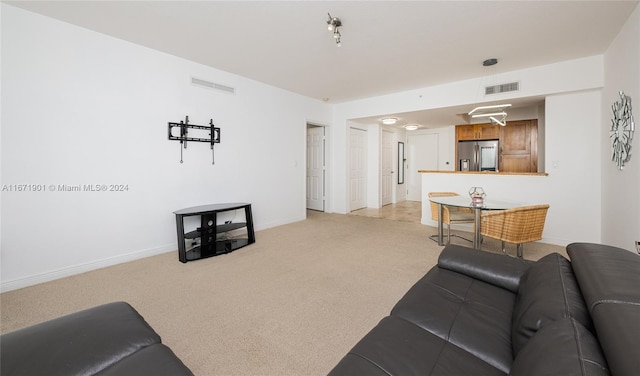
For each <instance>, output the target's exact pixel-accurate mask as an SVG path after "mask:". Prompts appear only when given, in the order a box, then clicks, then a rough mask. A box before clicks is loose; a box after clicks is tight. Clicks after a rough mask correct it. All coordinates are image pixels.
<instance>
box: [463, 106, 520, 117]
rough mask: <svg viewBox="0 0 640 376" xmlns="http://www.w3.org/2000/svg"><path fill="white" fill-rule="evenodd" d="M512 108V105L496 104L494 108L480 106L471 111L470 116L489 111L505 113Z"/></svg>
mask: <svg viewBox="0 0 640 376" xmlns="http://www.w3.org/2000/svg"><path fill="white" fill-rule="evenodd" d="M509 107H511V105H510V104H496V105H492V106H478V107H476V108H474V109H473V110H471V111H469V113H468V115H473V114H474V113H476V112H478V113H484V112H486V111H487V110H499V111H504V110H506V109H507V108H509Z"/></svg>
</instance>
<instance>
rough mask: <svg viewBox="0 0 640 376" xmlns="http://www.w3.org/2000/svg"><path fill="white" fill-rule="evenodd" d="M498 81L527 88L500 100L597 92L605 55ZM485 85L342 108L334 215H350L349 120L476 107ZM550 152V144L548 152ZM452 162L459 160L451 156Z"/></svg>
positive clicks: (335, 137) (469, 83)
mask: <svg viewBox="0 0 640 376" xmlns="http://www.w3.org/2000/svg"><path fill="white" fill-rule="evenodd" d="M492 79H493V80H495V82H513V81H520V87H521V90H520V91H519V92H516V93H513V92H512V93H505V94H500V96H499V97H496V96H492V97H491V100H502V99H504V100H508V99H511V98H518V97H531V96H545V95H552V94H557V93H571V92H575V91H580V90H592V89H597V88H601V87H602V86H603V82H604V81H603V57H602V56H592V57H588V58H583V59H577V60H572V61H564V62H559V63H556V64H550V65H545V66H539V67H534V68H530V69H524V70H519V71H513V72H505V73H501V74H497V75H494V76H493V78H492ZM484 84H486V80H485V79H484V78H479V79H474V80H465V81H459V82H453V83H450V84H445V85H438V86H432V87H426V88H422V89H416V90H411V91H405V92H401V93H396V94H391V95H384V96H379V97H373V98H367V99H362V100H357V101H352V102H347V103H342V104H338V105H336V107H335V112H334V118H333V122H332V123H333V124H334V126H335V131H334V132H333V134H332V143H333V145H334V147H335V148H334V149H333V154H332V161H331V163H332V166H333V170H332V171H333V174H334V175H333V180H332V185H331V196H332V198H333V202H332V207H331V211H333V212H338V213H346V212H347V209H348V205H347V200H346V198H347V194H348V186H347V180H346V178H345V177H346V172H345V168H346V165H347V162H346V161H347V159H346V156H347V154H346V150H347V149H346V147H342V146H343V145H345V143H346V139H347V133H348V127H347V126H346V124H347V123H348V120H349V119H356V118H362V117H369V116H378V115H381V114H385V113H396V112H408V111H415V110H426V109H434V108H443V107H451V106H457V105H462V104H470V105H472V104H475V103H479V102H482V101H487V100H488V99H486V98H484V97H482V96H481V94H479V92H480V88H482V87H483V85H484ZM452 125H453V124H452ZM544 126H545V128H546V129H547V130H548V129H549V128H550V127H553V126H554V123H553V122H552V121H551V120H549V119H547V120H546V121H545V124H544ZM567 142H569V140H567ZM549 151H550V150H549V149H548V146H547V152H549ZM452 153H455V151H452ZM451 155H453V154H451ZM449 158H453V157H452V156H450V157H449ZM543 160H544V159H543ZM546 163H548V161H547V162H546Z"/></svg>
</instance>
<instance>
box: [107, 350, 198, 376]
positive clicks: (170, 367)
mask: <svg viewBox="0 0 640 376" xmlns="http://www.w3.org/2000/svg"><path fill="white" fill-rule="evenodd" d="M97 375H98V376H110V375H113V376H119V375H136V376H178V375H185V376H188V375H193V373H192V372H191V371H190V370H189V369H188V368H187V367H186V366H185V365H184V363H182V361H181V360H180V359H178V357H177V356H176V355H175V354H174V353H173V351H171V349H170V348H168V347H167V346H165V345H163V344H161V343H158V344H155V345H152V346H148V347H145V348H144V349H142V350H140V351H138V352H136V353H134V354H132V355H130V356H128V357H126V358H124V359H122V360H121V361H119V362H118V363H116V364H114V365H112V366H111V367H109V368H107V369H105V370H103V371H102V372H99V373H98V374H97Z"/></svg>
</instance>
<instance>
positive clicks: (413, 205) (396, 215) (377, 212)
mask: <svg viewBox="0 0 640 376" xmlns="http://www.w3.org/2000/svg"><path fill="white" fill-rule="evenodd" d="M349 215H359V216H363V217H372V218H384V219H391V220H394V221H403V222H413V223H421V218H422V203H421V202H419V201H402V202H399V203H397V204H389V205H385V206H383V207H381V208H379V209H376V208H363V209H358V210H354V211H352V212H351V213H349Z"/></svg>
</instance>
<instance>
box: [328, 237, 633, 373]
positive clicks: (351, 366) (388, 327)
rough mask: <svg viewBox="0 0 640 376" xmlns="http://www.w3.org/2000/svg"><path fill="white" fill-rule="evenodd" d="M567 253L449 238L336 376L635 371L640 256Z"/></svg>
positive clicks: (576, 248)
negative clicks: (497, 248)
mask: <svg viewBox="0 0 640 376" xmlns="http://www.w3.org/2000/svg"><path fill="white" fill-rule="evenodd" d="M567 252H568V254H569V257H570V259H571V261H569V260H567V259H566V258H564V257H563V256H561V255H559V254H551V255H548V256H545V257H543V258H542V259H540V260H538V261H537V262H523V261H521V260H519V259H514V258H509V257H507V256H503V255H498V254H491V253H487V252H482V251H477V250H473V249H469V248H465V247H461V246H456V245H449V246H447V247H445V249H444V250H443V251H442V254H441V255H440V258H439V260H438V265H437V266H436V267H434V268H433V269H431V270H430V271H429V272H428V273H427V274H426V275H425V276H424V277H423V278H422V279H421V280H419V281H418V282H417V283H416V284H415V285H414V286H413V287H412V288H411V289H410V290H409V291H408V292H407V293H406V295H405V296H404V297H403V298H402V299H401V300H400V301H399V302H398V303H397V304H396V306H395V307H394V308H393V310H392V311H391V314H390V315H389V316H387V317H385V318H384V319H382V321H380V323H379V324H378V325H377V326H376V327H374V328H373V329H372V330H371V331H370V332H369V333H368V334H367V335H366V336H365V337H364V338H362V339H361V340H360V342H358V343H357V344H356V345H355V346H354V347H353V349H352V350H351V351H350V352H349V353H348V354H347V355H346V356H345V357H344V358H343V359H342V360H341V361H340V362H339V363H338V364H337V365H336V366H335V368H333V370H332V371H331V372H330V375H331V376H338V375H385V376H388V375H403V376H405V375H505V374H509V375H516V376H521V375H593V376H595V375H615V376H626V375H639V374H640V256H638V255H637V254H635V253H632V252H629V251H626V250H623V249H619V248H614V247H610V246H605V245H598V244H587V243H574V244H571V245H569V246H568V247H567Z"/></svg>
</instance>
